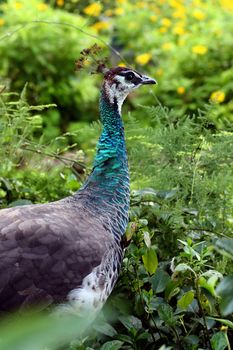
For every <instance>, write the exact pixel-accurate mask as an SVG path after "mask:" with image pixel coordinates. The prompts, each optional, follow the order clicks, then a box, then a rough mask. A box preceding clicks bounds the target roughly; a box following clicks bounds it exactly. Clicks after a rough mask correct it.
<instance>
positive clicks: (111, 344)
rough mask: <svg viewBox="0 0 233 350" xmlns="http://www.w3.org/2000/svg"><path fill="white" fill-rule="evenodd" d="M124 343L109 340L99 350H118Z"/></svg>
mask: <svg viewBox="0 0 233 350" xmlns="http://www.w3.org/2000/svg"><path fill="white" fill-rule="evenodd" d="M123 344H124V343H123V342H122V341H120V340H111V341H108V342H107V343H105V344H103V345H102V346H101V348H100V350H119V349H121V348H122V345H123Z"/></svg>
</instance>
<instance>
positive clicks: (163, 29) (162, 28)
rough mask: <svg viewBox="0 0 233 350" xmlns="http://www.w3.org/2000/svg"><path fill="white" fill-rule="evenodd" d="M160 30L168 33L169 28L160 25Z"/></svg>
mask: <svg viewBox="0 0 233 350" xmlns="http://www.w3.org/2000/svg"><path fill="white" fill-rule="evenodd" d="M159 32H160V33H166V32H167V28H166V27H160V28H159Z"/></svg>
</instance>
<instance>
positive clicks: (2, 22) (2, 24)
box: [0, 18, 5, 27]
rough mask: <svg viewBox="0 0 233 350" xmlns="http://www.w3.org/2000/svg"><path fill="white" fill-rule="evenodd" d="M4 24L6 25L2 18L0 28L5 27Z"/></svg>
mask: <svg viewBox="0 0 233 350" xmlns="http://www.w3.org/2000/svg"><path fill="white" fill-rule="evenodd" d="M4 24H5V21H4V19H2V18H0V27H1V26H4Z"/></svg>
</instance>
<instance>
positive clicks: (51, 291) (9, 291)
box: [0, 67, 154, 312]
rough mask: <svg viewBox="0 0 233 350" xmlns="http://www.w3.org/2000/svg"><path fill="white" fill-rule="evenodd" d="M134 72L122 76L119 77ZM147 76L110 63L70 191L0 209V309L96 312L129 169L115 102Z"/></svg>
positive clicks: (107, 286) (117, 238)
mask: <svg viewBox="0 0 233 350" xmlns="http://www.w3.org/2000/svg"><path fill="white" fill-rule="evenodd" d="M129 72H133V73H131V74H133V75H134V78H133V79H134V82H132V81H129V82H127V79H126V75H127V74H129ZM147 83H154V81H153V80H151V79H149V78H148V77H145V76H142V75H140V74H139V73H137V72H135V71H132V70H129V69H128V68H120V67H117V68H114V69H111V70H109V71H108V72H107V73H106V74H105V79H104V84H103V88H102V93H101V98H100V117H101V120H102V123H103V131H102V134H101V137H100V140H99V143H98V146H97V155H96V158H95V162H94V167H93V170H92V172H91V174H90V176H89V177H88V178H87V180H86V182H85V184H84V185H83V186H82V188H81V189H80V190H79V191H78V192H77V193H75V194H74V195H73V196H70V197H67V198H65V199H62V200H60V201H57V202H53V203H48V204H43V205H42V204H38V205H26V206H22V207H16V208H10V209H3V210H1V211H0V312H6V311H10V310H14V309H23V308H25V307H28V306H30V305H37V306H38V305H40V306H41V307H42V308H44V307H47V306H48V305H51V304H57V305H60V309H61V310H63V309H64V310H65V309H66V310H69V309H70V310H73V311H74V310H75V312H78V311H80V310H82V309H83V308H84V309H85V310H86V309H90V310H99V309H100V308H101V306H102V305H103V303H104V302H105V301H106V299H107V297H108V296H109V294H110V293H111V291H112V288H113V286H114V284H115V282H116V280H117V277H118V274H119V269H120V265H121V260H122V248H121V236H122V235H123V234H124V232H125V229H126V226H127V222H128V211H129V174H128V163H127V154H126V148H125V140H124V128H123V125H122V120H121V116H120V108H121V104H122V102H123V100H124V99H125V97H126V96H127V94H128V93H129V92H130V91H131V90H132V89H134V88H135V87H137V86H139V85H141V84H147Z"/></svg>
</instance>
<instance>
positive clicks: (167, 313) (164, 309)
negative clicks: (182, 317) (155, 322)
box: [158, 304, 176, 326]
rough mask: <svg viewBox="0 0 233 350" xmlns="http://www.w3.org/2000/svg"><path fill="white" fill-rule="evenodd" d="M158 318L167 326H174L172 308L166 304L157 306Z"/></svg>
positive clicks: (174, 319)
mask: <svg viewBox="0 0 233 350" xmlns="http://www.w3.org/2000/svg"><path fill="white" fill-rule="evenodd" d="M158 314H159V318H160V319H161V320H163V321H164V323H165V324H166V325H168V326H175V324H176V318H175V316H174V314H173V310H172V307H171V306H170V305H168V304H161V305H159V306H158Z"/></svg>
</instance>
